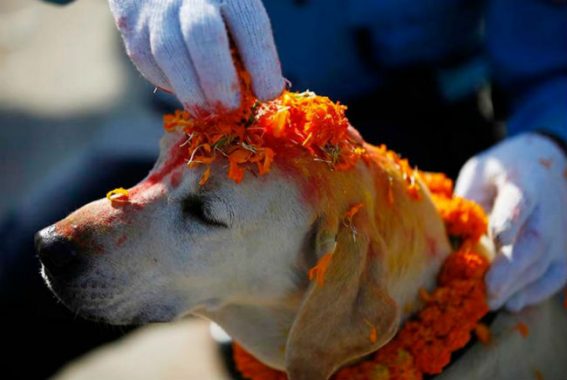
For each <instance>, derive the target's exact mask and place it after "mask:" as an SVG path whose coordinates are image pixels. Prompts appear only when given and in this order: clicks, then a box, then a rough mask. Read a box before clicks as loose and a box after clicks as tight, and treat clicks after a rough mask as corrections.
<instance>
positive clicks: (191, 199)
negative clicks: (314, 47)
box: [181, 194, 228, 228]
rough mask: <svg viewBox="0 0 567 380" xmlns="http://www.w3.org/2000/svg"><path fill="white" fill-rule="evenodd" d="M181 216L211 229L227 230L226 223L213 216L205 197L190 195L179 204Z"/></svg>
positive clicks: (209, 203)
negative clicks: (181, 211)
mask: <svg viewBox="0 0 567 380" xmlns="http://www.w3.org/2000/svg"><path fill="white" fill-rule="evenodd" d="M181 207H182V210H183V215H184V216H185V217H187V218H191V219H192V220H195V221H197V222H198V223H202V224H205V225H208V226H212V227H224V228H228V221H225V220H222V219H221V217H220V216H219V215H215V213H214V209H215V208H214V207H212V205H211V201H210V200H208V199H207V198H205V197H202V196H199V195H196V194H192V195H190V196H188V197H187V198H185V199H184V200H183V201H182V202H181Z"/></svg>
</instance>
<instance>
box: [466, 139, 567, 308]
mask: <svg viewBox="0 0 567 380" xmlns="http://www.w3.org/2000/svg"><path fill="white" fill-rule="evenodd" d="M455 192H456V193H457V194H459V195H461V196H463V197H466V198H469V199H472V200H474V201H476V202H478V203H479V204H480V205H481V206H482V207H483V208H484V209H485V211H487V212H488V214H489V234H490V235H491V237H492V238H493V239H494V242H495V246H496V256H495V258H494V262H493V263H492V265H491V267H490V269H489V271H488V273H487V275H486V286H487V291H488V297H489V306H490V308H491V309H493V310H495V309H498V308H500V307H501V306H503V305H505V306H506V308H507V309H508V310H510V311H519V310H521V309H522V308H523V307H524V306H527V305H533V304H536V303H538V302H540V301H543V300H544V299H546V298H548V297H549V296H551V295H552V294H553V293H555V292H556V291H558V290H559V289H560V288H561V287H562V286H563V285H565V283H566V282H567V158H566V157H565V155H564V153H563V152H562V151H561V149H559V147H558V146H556V145H555V143H553V142H552V141H551V140H550V139H548V138H547V137H544V136H541V135H537V134H525V135H519V136H517V137H514V138H510V139H508V140H506V141H504V142H502V143H500V144H498V145H496V146H495V147H493V148H491V149H489V150H487V151H485V152H483V153H481V154H479V155H477V156H475V157H473V158H471V159H470V160H469V161H468V162H467V163H466V164H465V165H464V166H463V168H462V169H461V173H460V174H459V178H458V180H457V184H456V188H455Z"/></svg>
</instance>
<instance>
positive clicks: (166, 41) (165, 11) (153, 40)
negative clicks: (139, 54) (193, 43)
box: [150, 2, 206, 112]
mask: <svg viewBox="0 0 567 380" xmlns="http://www.w3.org/2000/svg"><path fill="white" fill-rule="evenodd" d="M176 5H177V2H170V3H168V4H167V5H166V6H164V7H163V8H159V7H158V8H157V9H156V13H155V14H154V15H153V17H152V23H151V24H150V45H151V51H152V53H153V56H154V57H155V60H156V62H157V64H158V65H159V67H160V68H161V70H162V71H163V73H164V74H165V75H166V77H167V79H168V81H169V83H171V87H172V90H173V92H174V93H175V95H176V96H177V98H178V99H179V100H180V101H181V103H182V104H183V107H184V108H185V109H187V110H189V111H192V112H198V111H199V110H202V109H204V108H205V106H206V100H205V95H204V93H203V91H202V90H201V87H200V86H199V81H198V79H197V73H196V71H195V69H194V67H193V64H192V63H191V59H190V58H189V51H188V50H187V47H186V46H185V42H184V40H183V36H182V35H181V30H180V28H181V26H180V23H179V17H178V9H177V8H176Z"/></svg>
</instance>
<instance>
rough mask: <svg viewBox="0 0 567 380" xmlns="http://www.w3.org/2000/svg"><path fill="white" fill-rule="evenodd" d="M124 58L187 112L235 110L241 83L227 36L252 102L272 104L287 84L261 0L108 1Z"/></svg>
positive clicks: (238, 100) (238, 102)
mask: <svg viewBox="0 0 567 380" xmlns="http://www.w3.org/2000/svg"><path fill="white" fill-rule="evenodd" d="M109 2H110V8H111V11H112V13H113V15H114V18H115V21H116V25H117V26H118V29H119V30H120V32H121V33H122V38H123V40H124V43H125V45H126V51H127V53H128V56H129V57H130V59H131V60H132V61H133V62H134V64H135V65H136V67H137V68H138V70H140V72H141V73H142V75H144V77H145V78H146V79H148V80H149V81H150V82H152V83H153V84H154V85H155V86H157V87H159V88H161V89H164V90H166V91H169V92H173V93H175V95H176V96H177V98H178V99H179V100H180V101H181V103H182V104H183V106H184V108H185V109H187V110H189V111H194V112H197V111H199V110H207V111H219V110H220V109H234V108H236V107H238V105H239V104H240V93H239V82H238V78H237V73H236V70H235V67H234V64H233V61H232V56H231V51H230V44H229V37H228V33H227V32H230V36H231V37H232V39H233V40H234V43H235V44H236V47H237V49H238V52H239V53H240V57H241V59H242V61H243V63H244V66H245V68H246V70H247V71H248V72H249V73H250V75H251V79H252V88H253V91H254V93H255V95H256V96H257V97H258V98H259V99H262V100H268V99H272V98H274V97H276V96H277V95H279V94H280V93H281V91H282V90H283V88H284V79H283V77H282V73H281V67H280V63H279V59H278V55H277V52H276V48H275V44H274V39H273V35H272V30H271V25H270V20H269V19H268V15H267V13H266V10H265V9H264V6H263V5H262V2H261V0H109Z"/></svg>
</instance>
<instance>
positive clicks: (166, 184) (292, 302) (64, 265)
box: [36, 133, 567, 380]
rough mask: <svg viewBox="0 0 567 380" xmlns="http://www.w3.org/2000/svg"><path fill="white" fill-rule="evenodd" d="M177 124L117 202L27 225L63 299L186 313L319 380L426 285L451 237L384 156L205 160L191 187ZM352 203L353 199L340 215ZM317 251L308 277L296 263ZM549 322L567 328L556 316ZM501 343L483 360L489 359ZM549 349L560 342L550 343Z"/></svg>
mask: <svg viewBox="0 0 567 380" xmlns="http://www.w3.org/2000/svg"><path fill="white" fill-rule="evenodd" d="M184 138H185V136H184V135H183V134H181V133H170V134H167V135H166V136H165V137H164V138H163V140H162V145H161V156H160V159H159V160H158V162H157V164H156V166H155V168H154V169H153V170H152V172H151V173H150V174H149V175H148V177H147V178H146V179H145V180H144V181H142V182H141V183H140V184H138V185H137V186H135V187H134V188H132V189H130V191H129V202H128V203H126V204H121V205H116V204H113V203H112V202H110V201H109V200H107V199H101V200H98V201H96V202H93V203H90V204H88V205H86V206H84V207H83V208H81V209H79V210H78V211H76V212H74V213H73V214H71V215H69V216H68V217H67V218H65V219H64V220H62V221H60V222H58V223H56V224H55V225H53V226H51V227H48V228H46V229H44V230H42V231H41V232H39V233H38V236H37V237H36V239H37V241H36V244H37V247H38V251H39V255H40V258H41V260H42V263H43V269H42V271H43V275H44V277H45V279H46V281H47V282H48V284H49V286H50V287H51V289H52V290H53V291H54V292H55V293H56V294H57V296H58V297H59V298H60V299H61V300H62V302H63V303H64V304H65V305H67V306H68V307H69V308H70V309H72V310H74V311H76V312H78V313H79V314H81V315H83V316H85V317H88V318H91V319H97V320H101V321H104V322H107V323H111V324H126V323H147V322H152V321H171V320H174V319H178V318H182V317H183V316H186V315H188V314H191V313H192V314H197V315H200V316H204V317H206V318H208V319H211V320H213V321H215V322H216V323H218V324H219V325H221V326H222V327H223V328H224V329H225V330H226V331H227V332H228V333H229V334H230V335H231V336H232V337H233V338H234V339H235V340H236V341H238V342H239V343H240V344H241V345H242V346H243V347H244V348H245V349H246V350H248V351H249V352H251V353H252V354H253V355H254V356H256V357H257V358H259V359H260V360H261V361H263V362H264V363H266V364H268V365H270V366H272V367H274V368H277V369H280V370H284V371H286V372H287V374H288V376H289V378H290V379H292V380H299V379H309V380H323V379H327V378H329V377H330V376H331V375H332V374H333V373H334V372H335V371H336V370H337V369H338V368H340V367H341V366H343V365H345V364H346V363H349V362H352V361H354V360H356V359H358V358H360V357H362V356H364V355H366V354H368V353H370V352H373V351H376V350H377V349H378V348H379V347H381V346H382V345H384V344H385V343H386V342H388V341H389V340H390V338H391V337H392V336H393V335H394V334H395V333H396V331H397V330H398V328H399V326H400V324H401V322H402V321H403V320H404V319H405V318H406V317H408V316H409V315H411V314H412V313H413V312H414V311H415V310H416V308H418V307H419V304H420V303H419V297H418V290H419V289H420V288H427V289H431V288H432V287H433V286H434V284H435V277H436V274H437V272H438V270H439V268H440V265H441V264H442V262H443V261H444V259H445V257H446V256H447V255H448V254H449V253H450V251H451V248H450V245H449V242H448V240H447V237H446V234H445V229H444V226H443V222H442V220H441V218H440V217H439V215H438V213H437V211H436V210H435V207H434V205H433V203H432V202H431V201H430V199H429V197H428V194H427V191H426V190H424V189H422V190H421V191H422V193H423V199H422V200H421V201H420V202H414V201H412V200H411V199H409V196H408V194H407V191H405V183H402V182H403V180H402V178H401V177H400V175H399V174H396V173H395V171H394V169H393V167H392V165H390V164H389V163H388V162H386V161H385V162H384V163H383V165H382V166H381V167H380V168H378V167H368V166H366V165H364V164H363V163H362V162H359V163H358V164H357V165H356V167H355V168H354V169H353V170H349V171H345V172H339V171H331V170H329V169H328V166H327V165H326V164H324V163H321V162H313V163H312V164H311V165H310V166H307V167H301V168H295V169H294V170H291V171H290V169H289V167H287V166H286V165H283V164H282V163H281V162H280V163H278V162H277V161H276V162H275V163H274V167H273V168H272V171H271V172H270V173H269V175H266V176H261V177H254V176H252V175H248V176H247V177H246V179H245V180H244V181H243V182H242V183H240V184H235V183H234V182H233V181H231V180H229V179H228V178H226V176H225V174H224V173H223V172H224V170H225V168H224V167H222V164H220V163H217V164H214V165H213V175H212V177H211V179H210V180H209V182H208V183H207V184H206V185H205V186H203V187H200V186H199V184H198V182H199V178H200V176H201V171H200V170H197V169H193V170H189V169H187V167H186V165H185V164H184V163H185V159H186V157H185V152H186V151H185V150H183V149H182V148H180V145H181V144H182V142H183V141H184ZM390 169H391V170H390ZM386 189H392V190H391V191H392V193H389V194H387V190H386ZM392 196H393V198H394V199H395V207H392V206H391V205H389V204H388V198H389V197H392ZM315 198H316V199H317V201H316V202H315V201H313V199H315ZM357 203H362V204H363V208H362V209H361V210H360V212H359V213H357V214H356V215H355V216H354V218H353V220H352V223H349V224H347V223H344V220H342V219H341V218H342V217H341V216H342V215H344V213H345V211H346V210H348V209H349V207H351V206H352V205H353V204H357ZM330 251H332V252H334V254H333V257H334V258H333V261H332V264H331V265H330V267H329V269H328V271H327V274H326V279H325V281H326V282H325V285H324V286H318V285H317V283H316V282H314V281H310V280H309V279H308V270H309V269H310V268H312V267H313V266H314V265H315V264H316V263H317V261H318V260H319V259H320V258H321V257H322V256H323V255H325V254H326V253H328V252H330ZM337 279H338V280H339V281H335V280H337ZM554 313H555V314H553V315H554V316H555V315H560V314H561V312H554ZM548 314H549V313H548ZM548 314H545V315H548ZM542 318H543V317H542ZM542 318H540V319H542ZM554 318H555V317H553V318H551V317H550V321H552V320H555V319H554ZM536 319H537V318H536ZM534 323H535V322H534ZM541 323H543V324H545V323H546V322H545V321H544V320H543V319H542V322H541ZM369 324H370V325H372V326H374V327H375V328H376V331H378V337H377V339H376V340H374V341H371V340H369V339H368V335H369V330H368V329H369ZM557 328H558V330H557V333H556V334H555V335H556V336H558V337H564V338H563V340H564V341H567V339H565V338H566V334H567V328H565V323H563V324H561V325H560V324H558V325H557ZM542 334H543V333H542ZM496 335H498V334H496ZM552 335H553V334H552ZM542 336H544V335H542ZM514 339H515V338H514ZM555 339H557V338H555ZM502 341H506V339H502ZM515 344H516V345H517V343H515ZM500 346H502V344H501V345H495V347H500ZM502 347H504V348H503V349H502V350H500V348H498V349H494V350H492V353H491V359H490V360H492V362H494V364H493V365H492V366H489V367H487V368H488V369H486V368H484V367H482V366H481V367H482V368H484V369H483V370H482V371H481V372H482V374H484V375H486V374H487V373H488V374H492V375H494V374H495V373H496V372H494V371H493V372H490V371H491V370H492V369H494V368H500V366H501V365H502V363H501V362H500V361H499V358H500V357H503V355H504V354H498V353H497V352H500V351H502V352H503V353H505V352H506V351H507V350H508V349H509V348H506V345H505V344H504V345H503V346H502ZM540 348H541V347H540ZM541 349H542V350H543V348H541ZM499 350H500V351H499ZM556 350H563V351H560V352H563V353H566V352H567V347H565V344H563V346H557V345H556V346H555V350H554V352H552V353H550V355H549V357H557V354H555V351H556ZM520 351H521V350H520ZM546 351H549V349H546ZM495 352H496V353H495ZM514 352H518V351H517V350H516V351H514ZM521 352H523V351H521ZM527 352H530V351H529V350H528V351H526V353H527ZM473 354H474V355H477V356H478V355H480V356H481V358H482V354H475V353H474V352H472V354H471V355H473ZM554 355H555V356H554ZM504 356H505V355H504ZM536 356H537V355H536ZM540 356H541V355H540ZM538 357H539V356H538ZM315 359H316V360H315ZM475 360H476V362H477V363H478V360H484V359H475ZM487 360H488V359H487ZM543 365H545V364H542V366H543ZM560 366H563V367H565V364H564V363H561V364H558V365H557V368H559V367H560ZM469 367H470V366H469ZM469 369H470V368H469ZM540 369H541V370H542V371H543V372H544V373H545V368H540ZM483 371H484V372H483ZM487 371H488V372H487ZM461 372H462V371H461ZM464 372H465V373H468V374H469V375H470V378H475V377H474V376H473V375H472V373H471V372H466V371H464ZM479 373H480V372H479ZM498 373H500V375H499V376H500V377H498V378H507V377H506V376H505V375H506V373H505V372H498ZM553 373H561V372H553ZM502 374H504V375H502ZM467 376H468V375H467ZM530 376H531V375H530ZM526 378H531V377H526Z"/></svg>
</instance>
